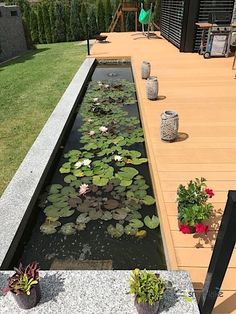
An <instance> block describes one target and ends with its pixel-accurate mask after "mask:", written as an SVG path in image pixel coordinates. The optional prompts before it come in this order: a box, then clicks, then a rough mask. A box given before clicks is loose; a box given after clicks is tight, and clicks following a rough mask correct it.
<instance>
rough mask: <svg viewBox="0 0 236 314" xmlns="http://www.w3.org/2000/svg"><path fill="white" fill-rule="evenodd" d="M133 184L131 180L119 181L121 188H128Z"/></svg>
mask: <svg viewBox="0 0 236 314" xmlns="http://www.w3.org/2000/svg"><path fill="white" fill-rule="evenodd" d="M132 183H133V181H132V180H121V181H120V185H121V186H130V185H131V184H132Z"/></svg>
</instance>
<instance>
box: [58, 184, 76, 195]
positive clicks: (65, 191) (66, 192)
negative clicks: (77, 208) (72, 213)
mask: <svg viewBox="0 0 236 314" xmlns="http://www.w3.org/2000/svg"><path fill="white" fill-rule="evenodd" d="M61 194H63V195H68V196H71V197H73V196H77V193H76V191H75V188H73V187H72V186H65V187H64V188H63V189H62V190H61Z"/></svg>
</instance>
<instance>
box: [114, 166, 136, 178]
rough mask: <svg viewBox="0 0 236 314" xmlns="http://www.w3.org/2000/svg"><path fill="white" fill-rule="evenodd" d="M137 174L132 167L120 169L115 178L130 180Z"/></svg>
mask: <svg viewBox="0 0 236 314" xmlns="http://www.w3.org/2000/svg"><path fill="white" fill-rule="evenodd" d="M137 174H138V170H137V169H135V168H132V167H123V168H120V171H119V172H118V173H116V175H115V176H116V177H117V178H118V179H120V180H127V181H129V180H132V179H133V178H134V177H135V176H136V175H137Z"/></svg>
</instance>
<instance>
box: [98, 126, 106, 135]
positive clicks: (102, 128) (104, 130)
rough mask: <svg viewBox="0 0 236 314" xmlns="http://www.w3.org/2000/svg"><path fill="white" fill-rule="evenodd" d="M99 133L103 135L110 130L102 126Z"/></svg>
mask: <svg viewBox="0 0 236 314" xmlns="http://www.w3.org/2000/svg"><path fill="white" fill-rule="evenodd" d="M99 131H101V132H102V133H105V132H107V131H108V128H107V127H105V126H101V127H100V128H99Z"/></svg>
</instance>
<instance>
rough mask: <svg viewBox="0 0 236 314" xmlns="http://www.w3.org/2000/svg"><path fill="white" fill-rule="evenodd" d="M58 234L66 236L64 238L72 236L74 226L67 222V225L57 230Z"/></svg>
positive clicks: (74, 231)
mask: <svg viewBox="0 0 236 314" xmlns="http://www.w3.org/2000/svg"><path fill="white" fill-rule="evenodd" d="M59 232H60V233H62V234H64V235H66V236H69V235H73V234H75V233H76V230H75V224H74V223H72V222H69V223H67V224H65V225H63V226H62V227H61V229H60V230H59Z"/></svg>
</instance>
